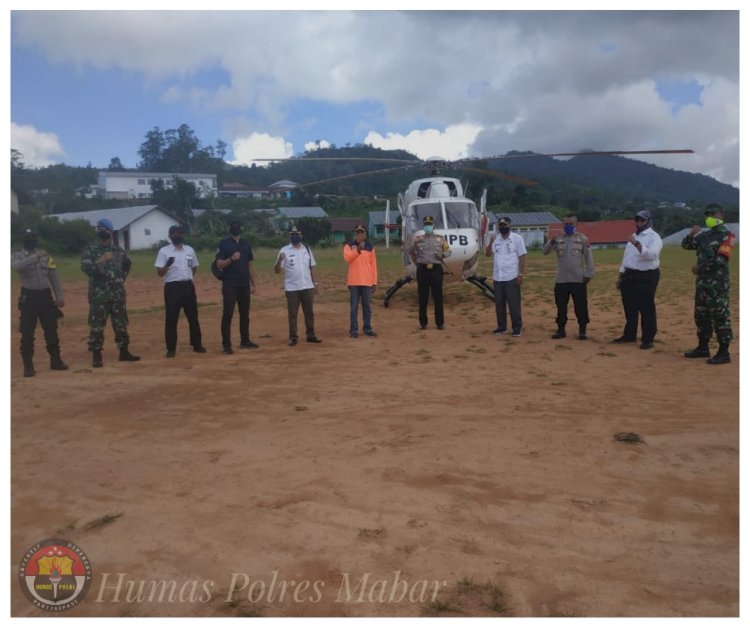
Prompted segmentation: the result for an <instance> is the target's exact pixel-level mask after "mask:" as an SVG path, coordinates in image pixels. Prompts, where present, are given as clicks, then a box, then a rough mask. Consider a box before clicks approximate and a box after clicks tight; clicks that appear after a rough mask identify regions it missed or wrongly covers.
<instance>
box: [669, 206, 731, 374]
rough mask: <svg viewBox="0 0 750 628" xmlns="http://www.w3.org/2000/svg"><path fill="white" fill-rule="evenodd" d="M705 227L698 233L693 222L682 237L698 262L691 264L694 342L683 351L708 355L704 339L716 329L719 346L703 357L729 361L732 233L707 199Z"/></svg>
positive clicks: (717, 208) (688, 355)
mask: <svg viewBox="0 0 750 628" xmlns="http://www.w3.org/2000/svg"><path fill="white" fill-rule="evenodd" d="M706 226H707V227H708V231H705V232H703V233H699V231H700V229H701V228H700V226H698V225H694V226H693V228H692V230H691V231H690V233H689V234H688V235H687V236H685V239H684V240H683V241H682V248H683V249H689V250H695V251H696V252H697V255H698V263H697V264H696V265H695V266H693V274H694V275H695V326H696V327H697V328H698V346H697V347H696V348H695V349H693V350H692V351H688V352H687V353H686V354H685V357H686V358H708V357H709V356H710V355H711V354H710V353H709V349H708V343H709V340H711V335H712V334H713V332H714V330H715V331H716V339H717V340H718V341H719V350H718V352H717V353H716V355H715V356H713V357H712V358H709V359H708V360H707V362H708V364H727V363H729V362H731V358H730V356H729V344H730V343H731V342H732V338H733V335H732V322H731V320H730V317H729V259H730V257H731V256H732V247H733V246H734V241H735V235H734V234H733V233H732V232H731V231H729V229H727V227H726V225H725V224H724V210H723V209H722V207H721V206H720V205H717V204H716V203H711V204H709V205H707V206H706Z"/></svg>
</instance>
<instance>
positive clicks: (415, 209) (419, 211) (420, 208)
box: [408, 203, 443, 231]
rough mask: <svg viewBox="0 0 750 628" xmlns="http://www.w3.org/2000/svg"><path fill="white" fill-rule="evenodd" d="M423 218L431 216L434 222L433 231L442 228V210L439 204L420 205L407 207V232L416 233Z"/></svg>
mask: <svg viewBox="0 0 750 628" xmlns="http://www.w3.org/2000/svg"><path fill="white" fill-rule="evenodd" d="M425 216H432V218H433V219H434V220H435V229H442V228H443V210H442V209H441V207H440V203H420V204H419V205H412V206H411V207H409V210H408V217H409V218H408V219H409V223H410V224H409V230H410V231H418V230H419V229H421V228H422V227H423V222H422V221H423V220H424V217H425Z"/></svg>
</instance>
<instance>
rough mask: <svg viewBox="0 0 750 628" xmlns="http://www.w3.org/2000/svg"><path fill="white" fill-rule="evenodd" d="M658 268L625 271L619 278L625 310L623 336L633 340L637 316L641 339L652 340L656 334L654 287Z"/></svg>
mask: <svg viewBox="0 0 750 628" xmlns="http://www.w3.org/2000/svg"><path fill="white" fill-rule="evenodd" d="M659 276H660V273H659V269H658V268H657V269H655V270H645V271H627V270H626V271H625V274H624V275H623V276H622V278H621V280H620V293H621V294H622V307H623V309H624V310H625V329H624V330H623V332H622V335H623V337H625V338H627V339H628V340H635V339H636V337H637V336H638V316H639V315H640V318H641V341H642V342H653V341H654V337H655V336H656V303H655V302H654V297H655V296H656V287H657V286H658V285H659Z"/></svg>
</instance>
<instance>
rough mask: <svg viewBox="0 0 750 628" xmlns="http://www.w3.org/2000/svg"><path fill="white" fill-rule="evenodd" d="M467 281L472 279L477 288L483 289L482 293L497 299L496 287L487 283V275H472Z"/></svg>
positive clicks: (491, 298)
mask: <svg viewBox="0 0 750 628" xmlns="http://www.w3.org/2000/svg"><path fill="white" fill-rule="evenodd" d="M466 281H470V282H471V283H473V284H474V285H475V286H476V287H477V288H479V289H480V290H481V291H482V294H483V295H484V296H486V297H487V298H488V299H490V300H492V301H494V300H495V289H494V288H493V287H492V286H491V285H490V284H488V283H487V277H480V276H479V275H472V276H471V277H467V278H466Z"/></svg>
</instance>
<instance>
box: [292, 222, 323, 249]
mask: <svg viewBox="0 0 750 628" xmlns="http://www.w3.org/2000/svg"><path fill="white" fill-rule="evenodd" d="M295 225H296V226H297V229H299V230H300V231H301V232H302V233H303V234H304V238H305V242H306V243H307V244H309V245H311V246H312V245H314V244H317V243H318V242H320V241H321V240H326V239H327V238H328V237H329V236H330V235H331V223H330V222H329V221H328V220H326V219H325V218H299V219H297V220H296V221H295Z"/></svg>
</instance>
